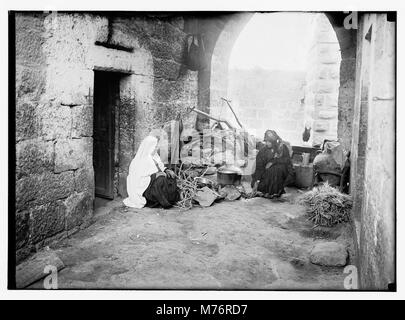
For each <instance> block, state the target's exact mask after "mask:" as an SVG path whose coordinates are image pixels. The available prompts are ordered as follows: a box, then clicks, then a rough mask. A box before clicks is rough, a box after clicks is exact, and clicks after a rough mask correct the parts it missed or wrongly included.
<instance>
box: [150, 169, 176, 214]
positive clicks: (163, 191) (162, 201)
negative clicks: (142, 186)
mask: <svg viewBox="0 0 405 320" xmlns="http://www.w3.org/2000/svg"><path fill="white" fill-rule="evenodd" d="M150 178H151V179H150V183H149V186H148V187H147V188H146V190H145V191H144V193H143V196H144V197H145V199H146V206H147V207H159V206H161V207H163V208H170V207H171V206H172V205H174V204H176V202H177V201H179V200H180V192H179V190H178V187H177V181H176V178H168V177H166V176H161V175H160V176H158V177H156V173H154V174H152V175H151V177H150Z"/></svg>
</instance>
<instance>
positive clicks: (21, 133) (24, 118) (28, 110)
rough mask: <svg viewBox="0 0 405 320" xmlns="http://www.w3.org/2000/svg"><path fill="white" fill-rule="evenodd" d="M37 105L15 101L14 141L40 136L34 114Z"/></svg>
mask: <svg viewBox="0 0 405 320" xmlns="http://www.w3.org/2000/svg"><path fill="white" fill-rule="evenodd" d="M36 109H37V103H35V102H22V101H20V102H19V101H18V100H17V105H16V115H15V135H16V141H21V140H26V139H33V138H37V137H39V136H40V135H41V132H40V127H39V123H38V118H37V114H36Z"/></svg>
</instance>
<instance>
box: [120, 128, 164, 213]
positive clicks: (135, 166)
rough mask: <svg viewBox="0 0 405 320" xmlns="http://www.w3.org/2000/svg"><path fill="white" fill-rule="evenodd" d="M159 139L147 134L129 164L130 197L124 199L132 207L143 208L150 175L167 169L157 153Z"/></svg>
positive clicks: (128, 186) (128, 185)
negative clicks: (144, 194)
mask: <svg viewBox="0 0 405 320" xmlns="http://www.w3.org/2000/svg"><path fill="white" fill-rule="evenodd" d="M157 143H158V140H157V139H156V138H155V137H152V136H147V137H146V138H145V139H144V140H143V141H142V143H141V145H140V146H139V149H138V152H137V153H136V155H135V158H134V159H133V160H132V161H131V164H130V165H129V174H128V177H127V192H128V198H126V199H124V204H125V205H126V206H128V207H132V208H138V209H139V208H143V207H144V206H145V204H146V199H145V197H143V196H142V195H143V193H144V191H145V190H146V188H147V187H148V186H149V183H150V176H151V175H152V174H154V173H156V172H158V171H159V170H158V167H159V169H160V170H161V171H164V170H165V166H164V165H163V163H162V160H161V159H160V157H159V155H158V154H157V153H155V152H154V151H155V148H156V146H157Z"/></svg>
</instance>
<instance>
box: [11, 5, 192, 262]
mask: <svg viewBox="0 0 405 320" xmlns="http://www.w3.org/2000/svg"><path fill="white" fill-rule="evenodd" d="M187 19H188V18H187V17H183V16H181V15H176V16H171V17H168V18H165V19H161V18H159V17H158V16H154V15H145V14H142V15H141V14H139V15H137V14H132V15H127V14H123V15H109V16H107V15H100V14H88V13H58V12H56V13H29V12H24V13H16V19H15V21H16V98H17V101H16V143H17V145H16V151H17V153H16V157H17V162H16V213H15V214H16V233H17V234H16V241H17V261H21V260H22V259H24V258H25V257H27V256H28V255H29V254H30V253H31V252H33V251H35V250H36V249H38V248H40V247H41V246H43V245H45V244H46V243H48V242H49V241H51V240H52V239H60V238H61V237H65V236H68V235H69V234H71V233H72V232H74V231H75V230H78V228H80V226H85V225H87V224H88V223H89V222H90V221H91V218H92V215H93V200H94V190H95V186H94V168H93V91H94V70H102V71H110V72H116V73H119V74H120V75H121V78H120V103H119V104H118V105H117V108H116V117H117V123H116V132H117V133H116V141H115V145H116V148H117V149H116V156H115V157H116V158H115V170H116V173H115V175H114V176H115V179H116V181H115V182H114V185H115V191H114V194H115V196H126V176H127V174H128V167H129V163H130V161H131V160H132V159H133V157H134V155H135V153H136V150H137V148H138V146H139V144H140V142H141V141H142V139H143V138H144V137H145V136H146V135H147V134H148V132H149V131H150V130H151V129H153V128H155V127H157V126H159V125H160V124H161V123H162V122H165V121H168V120H171V119H175V118H176V117H178V116H179V115H180V114H181V115H183V116H182V117H183V120H184V125H185V127H191V126H194V124H195V120H196V116H195V114H194V113H193V114H189V113H187V114H186V110H187V108H189V107H193V106H196V105H197V103H198V101H197V99H198V78H197V77H198V73H197V72H196V71H189V70H188V69H187V67H186V66H185V65H184V55H185V49H186V48H187V46H186V40H187V33H186V32H185V31H184V28H185V25H186V24H187V23H186V20H187Z"/></svg>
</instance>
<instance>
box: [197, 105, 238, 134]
mask: <svg viewBox="0 0 405 320" xmlns="http://www.w3.org/2000/svg"><path fill="white" fill-rule="evenodd" d="M191 110H192V111H194V112H197V113H198V114H200V115H202V116H205V117H207V118H209V119H211V120H215V121H218V122H223V123H225V124H226V125H227V126H228V127H229V128H230V129H233V130H235V128H234V127H233V126H232V125H231V124H230V123H229V122H228V121H226V120H220V119H218V118H215V117H213V116H211V115H209V114H208V113H205V112H203V111H201V110H198V109H196V108H193V109H191Z"/></svg>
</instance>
